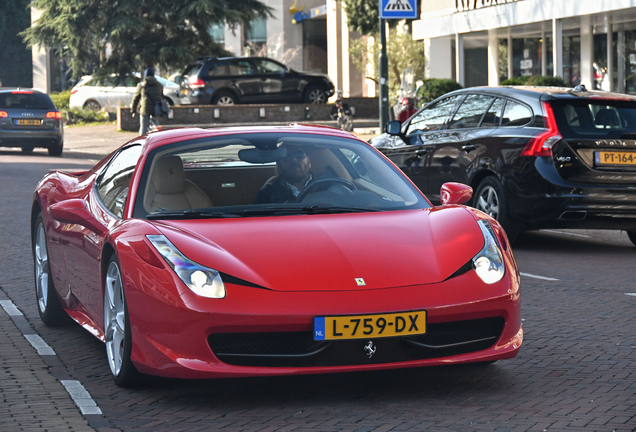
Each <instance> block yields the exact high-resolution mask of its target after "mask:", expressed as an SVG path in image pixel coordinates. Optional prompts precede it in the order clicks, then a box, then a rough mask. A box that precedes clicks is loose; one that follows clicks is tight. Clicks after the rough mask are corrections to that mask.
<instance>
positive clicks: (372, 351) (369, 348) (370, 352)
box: [364, 341, 378, 358]
mask: <svg viewBox="0 0 636 432" xmlns="http://www.w3.org/2000/svg"><path fill="white" fill-rule="evenodd" d="M377 349H378V347H374V346H373V342H372V341H369V342H367V344H366V345H365V346H364V352H366V353H367V355H368V356H369V358H371V356H372V355H373V354H375V352H376V350H377Z"/></svg>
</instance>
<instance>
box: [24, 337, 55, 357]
mask: <svg viewBox="0 0 636 432" xmlns="http://www.w3.org/2000/svg"><path fill="white" fill-rule="evenodd" d="M24 338H25V339H26V340H28V341H29V343H30V344H31V345H32V346H33V348H35V350H36V351H37V352H38V354H40V355H41V356H42V355H56V354H55V351H53V348H51V347H50V346H49V345H48V344H47V343H46V342H44V339H42V338H41V337H40V336H39V335H36V334H25V335H24Z"/></svg>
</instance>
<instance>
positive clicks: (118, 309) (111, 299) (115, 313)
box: [104, 261, 126, 376]
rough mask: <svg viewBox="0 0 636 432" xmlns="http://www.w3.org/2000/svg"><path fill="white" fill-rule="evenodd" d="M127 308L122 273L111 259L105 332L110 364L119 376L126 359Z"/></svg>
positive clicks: (107, 284) (108, 274) (105, 304)
mask: <svg viewBox="0 0 636 432" xmlns="http://www.w3.org/2000/svg"><path fill="white" fill-rule="evenodd" d="M125 319H126V308H125V304H124V290H123V286H122V281H121V273H120V270H119V265H117V262H115V261H111V263H110V265H109V266H108V270H107V272H106V286H105V289H104V330H105V331H104V333H105V339H106V354H107V356H108V365H109V366H110V370H111V372H112V373H113V375H115V376H118V375H119V373H120V372H121V367H122V363H123V361H124V342H125V335H126V333H125V330H124V328H125Z"/></svg>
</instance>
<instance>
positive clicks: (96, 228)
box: [49, 199, 106, 235]
mask: <svg viewBox="0 0 636 432" xmlns="http://www.w3.org/2000/svg"><path fill="white" fill-rule="evenodd" d="M49 212H50V213H51V216H52V217H53V219H55V220H56V221H58V222H64V223H68V224H77V225H82V226H83V227H86V228H88V229H89V230H91V231H93V232H95V233H97V234H100V235H101V234H103V233H105V232H106V227H105V226H104V225H102V224H101V223H99V222H98V221H97V220H96V219H95V218H94V217H93V215H92V214H91V213H90V212H89V211H88V207H87V205H86V201H84V200H81V199H70V200H66V201H60V202H58V203H55V204H53V205H52V206H51V207H50V208H49Z"/></svg>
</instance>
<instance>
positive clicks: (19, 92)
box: [11, 90, 33, 94]
mask: <svg viewBox="0 0 636 432" xmlns="http://www.w3.org/2000/svg"><path fill="white" fill-rule="evenodd" d="M11 94H33V92H32V91H26V90H14V91H12V92H11Z"/></svg>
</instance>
